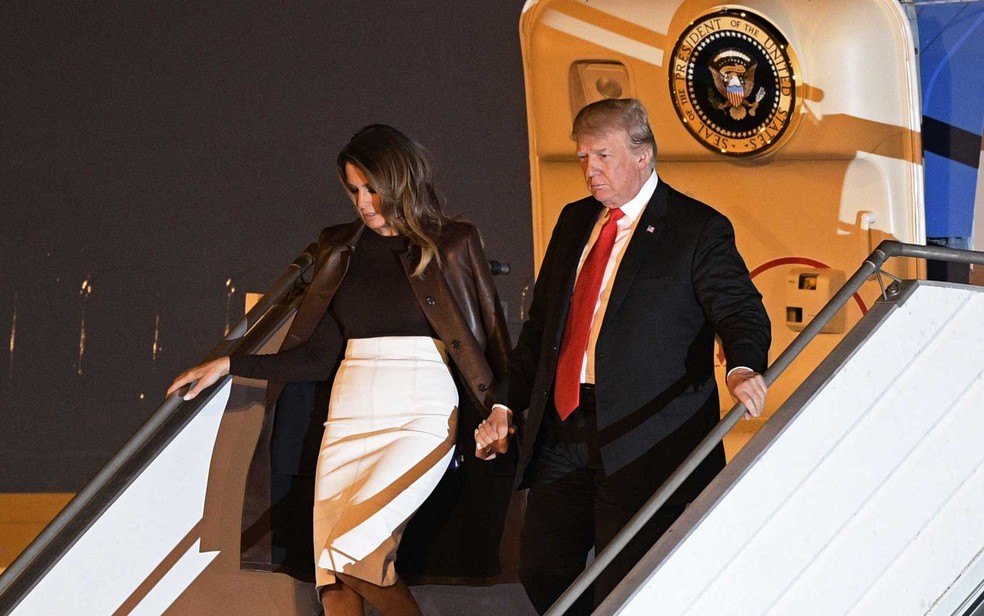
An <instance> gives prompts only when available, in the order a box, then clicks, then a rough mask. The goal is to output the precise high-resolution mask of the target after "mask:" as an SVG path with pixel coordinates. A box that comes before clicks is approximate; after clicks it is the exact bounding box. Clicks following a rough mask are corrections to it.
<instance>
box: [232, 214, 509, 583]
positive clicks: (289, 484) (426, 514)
mask: <svg viewBox="0 0 984 616" xmlns="http://www.w3.org/2000/svg"><path fill="white" fill-rule="evenodd" d="M365 229H366V227H365V225H364V224H362V222H361V221H360V220H356V221H353V222H351V223H348V224H343V225H336V226H333V227H328V228H326V229H324V230H323V231H322V232H321V236H320V238H319V240H318V254H317V260H316V262H315V269H314V273H313V274H312V278H311V283H310V285H309V286H308V288H307V289H306V290H305V292H304V297H303V299H302V301H301V303H300V305H299V307H298V309H297V314H296V316H295V317H294V321H293V322H292V323H291V326H290V329H289V330H288V333H287V336H286V337H285V339H284V342H283V345H282V347H281V349H280V352H278V353H276V354H274V355H240V356H233V357H232V358H231V366H230V370H231V372H232V373H233V374H235V375H237V376H246V377H252V378H258V379H267V380H269V381H270V383H269V386H268V388H267V414H266V416H265V418H264V424H263V427H262V429H261V432H260V436H259V442H258V444H257V447H256V450H255V453H254V455H253V460H252V462H251V464H250V469H249V474H248V477H247V486H246V497H245V500H244V503H243V536H242V552H241V564H242V566H243V568H245V569H253V570H261V571H278V572H283V573H288V574H290V575H292V576H294V577H296V578H298V579H302V580H312V579H313V574H314V559H313V552H312V543H311V542H312V535H311V532H312V531H311V510H312V507H313V500H312V499H313V493H314V471H315V464H316V461H317V455H318V450H319V447H320V443H321V433H322V432H323V430H324V428H323V423H324V421H325V418H326V416H327V412H328V400H329V397H330V390H331V381H332V379H333V377H334V373H335V370H336V369H337V367H338V364H339V363H340V362H341V359H342V355H343V353H344V350H345V340H344V339H343V338H342V335H341V332H340V331H339V328H338V326H337V324H336V323H335V321H334V319H333V318H332V317H331V316H330V315H328V314H327V310H328V306H329V304H330V303H331V300H332V298H333V297H334V294H335V291H336V290H337V289H338V286H339V284H340V283H341V281H342V279H343V278H344V276H345V273H346V271H347V269H348V263H349V260H350V259H351V258H352V255H353V254H354V252H355V249H356V244H357V242H358V240H359V237H360V236H361V235H362V233H364V232H365ZM438 249H439V252H440V255H441V261H442V263H441V267H440V268H439V267H438V265H437V263H436V261H432V262H431V263H430V264H429V265H428V267H427V269H426V270H425V272H424V275H423V276H422V277H415V276H411V272H412V270H413V268H414V267H415V265H416V262H417V259H419V258H420V254H419V252H420V251H419V249H417V248H415V247H411V249H410V250H409V251H408V252H406V253H404V254H403V255H402V261H403V265H404V269H405V271H406V273H407V277H408V279H409V281H410V287H411V289H412V291H413V293H414V295H415V297H416V298H417V300H418V302H419V304H420V307H421V310H422V311H423V312H424V315H425V316H426V318H427V320H428V322H429V323H430V325H431V327H432V328H433V329H434V331H435V332H436V333H437V335H438V337H439V338H440V339H441V340H442V341H443V342H444V344H445V346H446V347H447V351H448V355H449V356H450V358H451V363H452V372H453V374H454V377H455V383H456V384H457V386H458V393H459V409H458V410H459V413H458V448H459V455H458V456H457V458H458V461H459V467H458V469H457V470H455V471H449V472H448V473H446V474H445V478H444V479H443V480H442V482H441V485H439V486H438V488H437V489H436V490H435V492H434V494H432V496H431V497H430V498H429V499H428V501H427V502H425V503H424V505H423V506H422V507H421V509H420V510H419V511H418V512H417V514H416V515H415V516H414V518H413V519H412V521H411V523H410V525H409V526H408V528H407V529H406V532H405V534H404V537H403V542H402V543H401V546H400V555H399V558H398V560H397V567H398V569H399V571H400V573H401V574H410V575H433V576H456V577H462V576H472V577H482V576H491V575H496V574H497V573H498V572H499V560H498V552H499V537H500V534H501V530H502V527H503V523H504V520H505V512H506V507H507V505H508V502H509V496H510V493H511V487H512V485H511V484H512V477H513V473H514V470H515V467H514V458H511V457H510V456H500V457H499V459H497V460H494V461H493V463H492V464H488V463H484V462H482V461H480V460H477V459H476V458H475V456H474V448H475V444H474V437H473V430H474V429H475V428H476V427H477V426H478V423H479V422H480V421H481V419H482V418H484V417H486V416H488V414H489V411H490V409H491V404H492V398H491V396H492V391H493V390H494V389H497V383H498V382H499V381H503V380H504V379H505V360H506V355H507V352H508V344H509V341H508V333H507V331H506V322H505V318H504V316H503V314H502V309H501V306H500V304H499V298H498V295H497V293H496V289H495V283H494V282H493V280H492V274H491V272H490V271H489V265H488V261H487V260H486V258H485V254H484V250H483V248H482V243H481V239H480V237H479V234H478V230H477V229H476V228H475V227H474V226H473V225H471V224H469V223H465V222H459V221H453V222H449V223H448V224H447V225H446V226H445V227H444V231H443V233H442V235H441V237H440V239H439V240H438ZM375 309H377V310H378V311H379V312H380V314H382V315H385V307H376V308H375Z"/></svg>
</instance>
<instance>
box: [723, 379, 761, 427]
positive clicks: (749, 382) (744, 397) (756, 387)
mask: <svg viewBox="0 0 984 616" xmlns="http://www.w3.org/2000/svg"><path fill="white" fill-rule="evenodd" d="M726 380H727V383H728V391H729V392H731V397H732V398H734V399H735V402H741V403H742V404H744V405H745V419H751V418H752V417H758V416H759V415H761V414H762V410H763V409H764V408H765V394H766V391H767V390H768V387H766V385H765V379H763V378H762V375H761V374H759V373H758V372H755V371H754V370H749V369H748V368H736V369H735V370H733V371H732V372H731V374H729V375H728V378H727V379H726Z"/></svg>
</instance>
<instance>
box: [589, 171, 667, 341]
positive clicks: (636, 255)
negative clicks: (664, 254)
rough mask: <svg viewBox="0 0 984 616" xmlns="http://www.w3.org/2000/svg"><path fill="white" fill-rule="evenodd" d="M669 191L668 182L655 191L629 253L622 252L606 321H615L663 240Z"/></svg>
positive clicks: (642, 216) (633, 237)
mask: <svg viewBox="0 0 984 616" xmlns="http://www.w3.org/2000/svg"><path fill="white" fill-rule="evenodd" d="M667 193H668V191H667V187H666V184H665V183H664V182H660V183H659V185H657V186H656V192H654V193H653V196H652V198H651V199H650V200H649V203H648V204H647V205H646V208H645V209H644V210H642V214H640V220H639V224H637V225H636V228H635V231H634V232H633V234H632V238H631V239H629V245H628V246H627V247H626V249H625V254H624V255H622V262H621V263H620V264H619V266H618V272H617V273H616V274H615V282H614V284H612V292H611V295H609V297H608V306H607V307H606V308H605V324H607V323H609V322H611V320H612V319H614V318H615V315H616V314H618V309H619V306H621V305H622V301H623V300H624V299H625V296H626V294H628V292H629V289H630V288H632V283H633V281H634V280H635V277H636V273H638V271H639V267H640V266H642V264H643V263H645V262H646V259H648V258H649V254H650V253H651V252H652V250H653V248H654V247H655V246H656V244H657V242H658V241H659V236H660V235H662V233H663V230H664V229H665V228H666V195H667ZM650 229H652V230H650ZM605 324H603V325H602V329H604V325H605Z"/></svg>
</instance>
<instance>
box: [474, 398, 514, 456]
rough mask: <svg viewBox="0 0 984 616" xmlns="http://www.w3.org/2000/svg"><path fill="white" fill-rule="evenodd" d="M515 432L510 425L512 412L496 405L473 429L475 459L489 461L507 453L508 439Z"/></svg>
mask: <svg viewBox="0 0 984 616" xmlns="http://www.w3.org/2000/svg"><path fill="white" fill-rule="evenodd" d="M515 432H516V426H514V425H512V411H510V410H509V409H508V408H506V407H504V406H502V405H501V404H496V405H495V406H493V407H492V412H491V413H490V414H489V417H488V419H486V420H485V421H483V422H482V423H480V424H479V425H478V428H476V429H475V457H476V458H479V459H480V460H491V459H492V458H494V457H495V456H496V454H500V453H506V452H507V451H509V437H510V436H511V435H512V434H514V433H515Z"/></svg>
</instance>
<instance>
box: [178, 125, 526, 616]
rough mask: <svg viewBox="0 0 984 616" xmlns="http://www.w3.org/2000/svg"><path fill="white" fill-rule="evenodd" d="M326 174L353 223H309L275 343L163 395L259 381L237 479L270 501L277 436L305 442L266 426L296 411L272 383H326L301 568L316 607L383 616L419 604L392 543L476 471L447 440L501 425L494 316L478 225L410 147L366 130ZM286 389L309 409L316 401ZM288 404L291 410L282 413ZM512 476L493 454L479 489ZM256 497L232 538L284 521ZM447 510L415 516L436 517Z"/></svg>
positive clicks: (394, 136) (500, 354) (211, 366)
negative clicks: (265, 410) (304, 252)
mask: <svg viewBox="0 0 984 616" xmlns="http://www.w3.org/2000/svg"><path fill="white" fill-rule="evenodd" d="M338 174H339V177H340V179H341V180H342V184H343V185H344V186H345V188H346V189H347V190H348V192H349V193H350V196H351V200H352V203H353V204H354V205H355V208H356V211H357V213H358V215H359V218H358V220H355V221H353V222H352V223H348V224H343V225H337V226H333V227H328V228H326V229H325V230H324V231H322V233H321V237H320V239H319V247H318V251H319V252H318V258H317V262H316V266H315V270H314V274H313V277H312V282H311V284H310V286H309V287H308V289H307V290H306V292H305V296H304V298H303V300H302V301H301V304H300V306H299V308H298V311H297V315H296V317H295V319H294V322H293V324H292V325H291V328H290V331H289V332H288V335H287V338H286V339H285V342H284V344H283V346H282V348H281V351H280V352H278V353H275V354H273V355H243V356H232V357H222V358H219V359H216V360H214V361H211V362H208V363H206V364H202V365H201V366H197V367H195V368H192V369H191V370H188V371H186V372H185V373H183V374H181V375H180V376H179V377H178V378H177V379H175V381H174V383H173V384H172V385H171V387H170V389H169V390H168V394H170V393H172V392H173V391H176V390H178V389H179V388H181V387H183V386H185V385H189V384H192V383H194V385H193V386H192V387H191V389H190V390H189V391H188V393H187V394H185V398H186V399H190V398H193V397H194V396H196V395H197V394H198V393H199V392H200V391H201V390H202V389H203V388H205V387H207V386H209V385H211V384H213V383H215V382H216V381H217V380H218V379H219V378H221V377H222V376H224V375H226V374H230V373H231V374H234V375H238V376H245V377H251V378H261V379H266V380H268V381H270V382H271V386H270V390H269V391H268V401H270V402H272V403H273V404H272V405H271V406H272V407H273V408H275V413H274V412H271V413H270V414H268V421H267V422H266V424H265V426H264V434H263V436H262V437H261V445H260V448H259V449H258V452H257V455H256V456H255V457H254V461H253V465H252V466H251V471H250V473H251V482H252V481H253V479H254V478H255V477H256V476H263V475H265V476H266V492H267V496H268V497H272V498H273V500H277V499H278V498H283V494H281V495H280V496H278V495H277V494H276V493H277V492H281V493H283V492H284V490H283V489H282V488H280V489H278V488H276V487H273V486H272V484H271V480H270V478H269V477H270V475H271V474H274V475H275V474H277V472H278V469H277V460H278V458H280V457H282V456H283V452H278V451H277V447H278V445H277V443H278V442H279V443H280V446H281V448H282V446H283V444H284V443H285V442H288V441H291V440H293V442H294V446H293V448H294V449H298V448H301V447H302V443H301V441H303V440H304V439H303V438H300V439H296V438H295V439H290V438H285V437H284V435H283V434H282V433H281V432H284V431H283V430H278V428H276V427H275V424H276V423H277V420H276V419H274V414H276V415H281V414H284V413H285V408H283V407H286V406H294V407H296V406H297V404H290V403H289V401H287V400H286V399H285V395H286V394H287V393H288V392H289V391H290V390H289V389H285V388H284V386H283V385H282V384H283V383H292V382H321V383H331V385H330V393H329V402H328V405H327V409H324V407H321V408H322V409H324V410H322V411H320V413H321V414H320V417H321V418H323V420H324V431H323V435H322V437H321V442H320V447H319V448H318V452H317V464H316V471H315V472H314V473H313V475H314V477H313V495H314V502H313V510H314V516H313V544H314V565H315V567H314V570H315V581H316V584H317V588H318V591H319V593H320V597H321V601H322V604H323V605H324V607H325V612H326V613H327V614H331V615H333V616H334V615H336V614H337V615H345V614H359V615H361V614H362V613H363V604H364V602H365V601H368V602H369V603H371V604H373V605H374V606H375V607H376V608H377V609H378V610H379V611H381V612H382V613H383V614H385V615H390V614H398V615H402V614H419V613H420V611H419V608H418V607H417V605H416V603H415V601H414V599H413V597H412V595H411V594H410V592H409V590H408V589H407V587H406V585H405V584H404V582H403V581H402V580H401V579H399V577H398V575H397V572H396V568H395V560H396V551H397V547H398V546H399V544H400V541H401V538H402V537H403V533H404V530H405V529H406V527H407V524H408V522H409V520H410V518H411V516H412V515H413V514H414V512H415V511H417V510H418V508H420V507H421V505H422V504H424V502H425V501H426V500H427V499H428V496H430V495H431V494H432V492H434V490H435V489H436V488H437V487H438V485H439V483H440V482H441V479H442V477H444V476H445V474H446V471H447V470H448V469H449V468H450V467H453V466H454V463H455V462H456V461H458V462H459V463H461V464H465V465H466V466H474V465H473V464H472V462H471V460H472V459H473V456H471V455H469V456H455V444H456V442H459V445H461V444H464V445H465V447H467V448H468V449H465V451H469V449H472V448H474V447H475V445H474V440H470V439H468V438H466V437H469V436H470V435H471V433H472V430H473V429H474V428H477V427H478V424H479V422H480V421H483V422H484V421H491V422H493V423H495V424H497V425H502V424H505V423H508V421H509V418H507V417H505V416H500V414H502V413H504V412H505V411H503V410H496V411H495V413H494V414H492V415H491V416H490V413H492V411H491V408H492V402H493V399H492V396H493V392H494V391H496V390H497V389H498V385H499V383H501V382H502V381H503V376H504V373H505V357H506V353H507V349H508V338H507V334H506V328H505V320H504V318H503V315H502V311H501V308H500V305H499V301H498V297H497V295H496V292H495V286H494V284H493V282H492V278H491V274H490V272H489V267H488V262H487V261H486V258H485V255H484V252H483V250H482V244H481V240H480V238H479V235H478V231H477V230H476V229H475V227H474V226H472V225H470V224H468V223H465V222H461V221H457V220H454V219H451V218H449V217H447V216H446V215H445V214H444V213H443V212H442V210H441V203H440V199H439V197H438V195H437V192H436V191H435V189H434V184H433V173H432V169H431V165H430V162H429V158H428V156H427V153H426V151H425V150H424V149H423V148H422V147H421V146H420V145H419V144H417V143H416V142H414V141H413V140H411V139H409V138H408V137H406V136H405V135H403V134H402V133H400V132H399V131H397V130H395V129H393V128H391V127H388V126H382V125H372V126H368V127H366V128H364V129H362V130H361V131H359V132H358V133H357V134H356V135H355V136H354V137H353V138H352V140H351V141H350V142H349V144H348V145H347V146H346V147H345V148H344V149H343V150H342V152H341V153H340V154H339V156H338ZM367 229H368V230H369V231H370V232H366V230H367ZM322 389H324V388H322ZM289 397H290V398H294V399H296V398H298V396H297V395H293V394H292V395H291V396H289ZM300 398H303V399H306V400H307V402H306V404H309V405H310V404H312V402H311V401H312V400H315V401H316V400H318V399H319V396H317V395H313V396H307V397H305V396H303V395H302V396H300ZM302 404H305V403H302ZM314 404H315V405H316V406H320V405H317V404H316V403H314ZM315 412H316V413H317V412H318V411H317V409H316V411H315ZM290 413H292V414H295V418H296V409H295V410H292V411H290ZM303 415H304V414H303V413H302V414H301V416H302V423H303V422H304V419H303ZM480 418H481V419H480ZM459 422H461V423H463V424H464V423H466V422H467V425H461V426H459ZM287 423H290V422H288V421H286V420H285V422H284V425H287ZM293 423H295V424H296V423H297V421H294V422H293ZM459 435H461V436H459ZM271 439H272V441H273V442H274V444H273V451H272V453H267V451H268V450H266V444H265V442H266V441H270V440H271ZM294 455H296V454H295V453H291V454H289V456H294ZM289 456H288V457H289ZM510 471H511V468H510V467H509V465H508V464H506V466H505V468H502V469H500V470H499V474H500V475H501V476H502V479H503V480H500V481H496V480H495V479H493V480H492V483H491V484H490V485H495V486H506V487H505V491H503V490H502V488H501V487H499V488H496V490H497V491H498V492H499V499H500V500H501V499H502V498H503V497H505V498H506V499H508V487H507V486H508V475H509V472H510ZM484 472H485V473H486V474H489V471H488V470H485V471H484ZM492 474H493V475H494V474H495V472H494V471H493V473H492ZM260 482H261V483H262V480H261V481H260ZM261 491H262V490H261ZM288 491H291V490H288ZM465 491H466V492H467V491H468V489H467V488H466V489H465ZM473 491H474V490H473ZM503 492H504V493H503ZM269 503H270V500H267V501H266V502H265V503H262V502H260V503H257V502H255V501H252V500H251V497H250V496H249V495H248V496H247V502H246V507H245V511H244V520H246V521H247V523H248V524H249V526H250V527H244V536H245V535H248V534H250V533H251V532H254V531H255V529H254V528H253V527H255V526H257V525H260V526H262V525H263V522H264V521H265V522H266V524H265V526H266V527H269V526H270V525H271V524H272V525H273V527H274V528H273V530H272V534H273V535H276V534H277V533H278V529H277V528H276V526H277V524H278V523H279V522H280V521H282V520H283V519H285V518H284V516H282V515H278V514H277V513H276V512H275V511H273V513H271V510H270V508H269V507H270V504H269ZM447 507H448V505H444V506H440V507H438V508H435V507H434V506H431V507H430V508H429V509H427V511H428V512H431V511H434V512H435V513H436V516H435V517H441V518H442V519H441V521H440V522H439V523H438V525H440V524H443V523H446V521H447V520H445V519H444V518H445V517H446V516H447V514H449V513H450V512H449V511H447V510H446V509H447ZM251 508H252V509H254V510H256V511H254V512H253V513H251V512H250V509H251ZM257 508H258V509H257ZM493 508H494V509H495V510H496V511H497V512H500V511H501V514H500V513H496V514H495V515H493V518H492V519H491V520H483V521H482V522H483V523H485V522H490V524H489V525H487V526H486V527H485V528H486V529H487V530H486V533H484V534H486V535H488V534H491V535H492V536H493V537H494V540H493V542H492V545H493V546H495V547H497V545H498V535H499V533H500V532H501V528H502V517H503V516H504V504H502V505H501V506H498V507H496V506H495V505H493ZM421 515H424V514H421ZM426 515H427V516H431V515H434V514H431V513H428V514H426ZM447 517H448V519H451V518H452V517H454V516H447ZM458 517H461V516H460V515H459V516H458ZM465 517H467V515H466V516H465ZM458 523H459V524H460V520H459V521H458ZM432 527H433V525H432ZM489 531H491V533H490V532H489ZM279 532H280V533H281V534H282V533H283V532H284V531H283V530H282V529H281V530H280V531H279ZM291 532H294V533H295V534H296V532H297V531H296V530H295V531H291ZM428 532H430V531H428ZM254 534H255V532H254ZM260 534H263V533H260ZM267 534H270V533H267ZM469 534H470V533H469ZM460 536H462V537H463V538H464V537H467V536H468V534H461V535H460ZM472 536H474V535H472ZM434 539H436V537H434ZM273 543H274V544H275V543H276V541H275V540H274V541H273ZM450 543H451V544H453V543H455V541H453V540H452V541H451V542H450ZM268 545H269V544H268ZM444 547H445V549H446V548H447V547H448V546H447V545H445V546H444ZM461 547H464V546H461ZM468 548H469V549H474V546H472V545H469V546H468ZM246 552H247V550H246V548H244V554H243V556H244V560H248V558H247V554H246ZM401 553H402V551H401ZM309 562H310V561H309ZM261 568H263V567H261ZM270 569H271V570H276V567H270ZM444 573H447V572H444Z"/></svg>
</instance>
